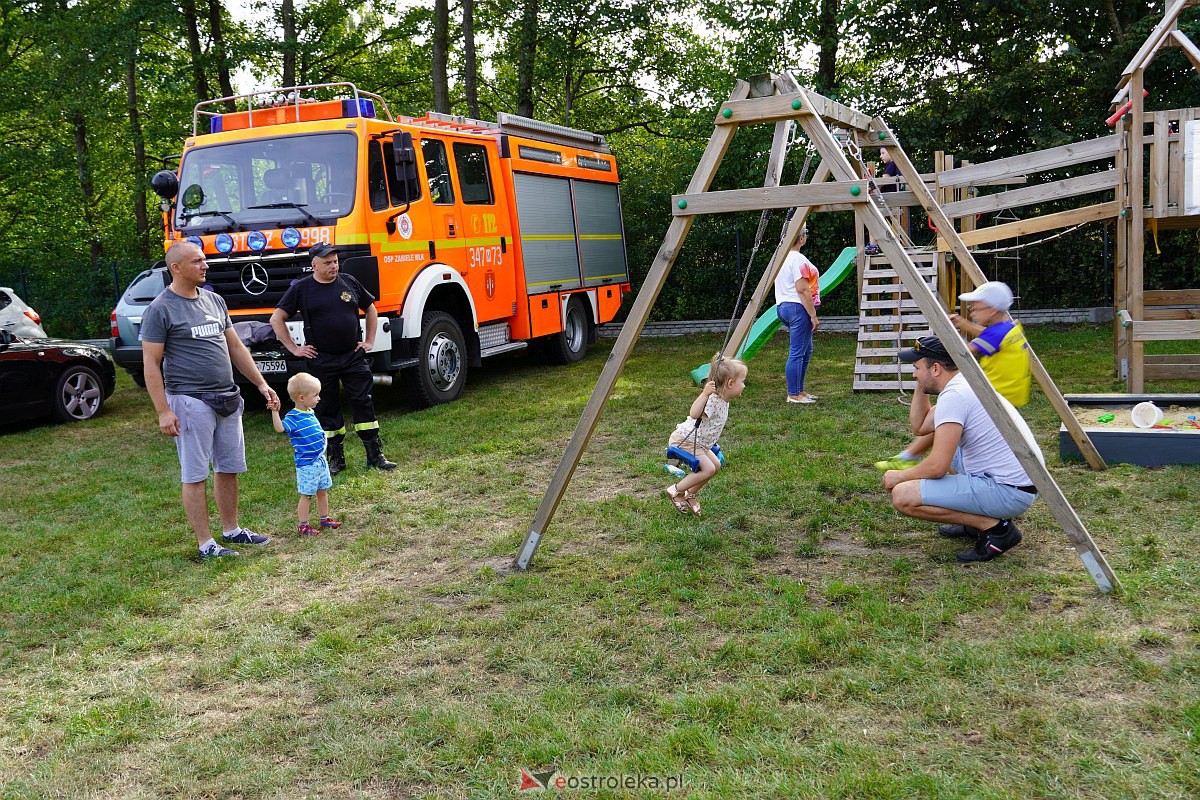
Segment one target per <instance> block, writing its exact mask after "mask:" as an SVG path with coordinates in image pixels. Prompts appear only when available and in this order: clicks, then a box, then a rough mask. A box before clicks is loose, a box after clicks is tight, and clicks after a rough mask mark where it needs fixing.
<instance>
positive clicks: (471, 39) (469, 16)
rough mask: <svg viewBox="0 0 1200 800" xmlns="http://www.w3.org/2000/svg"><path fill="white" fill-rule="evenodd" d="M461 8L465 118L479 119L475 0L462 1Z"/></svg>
mask: <svg viewBox="0 0 1200 800" xmlns="http://www.w3.org/2000/svg"><path fill="white" fill-rule="evenodd" d="M462 6H463V21H462V32H463V92H464V93H465V94H466V96H467V116H469V117H471V118H472V119H479V66H478V64H476V63H475V0H462Z"/></svg>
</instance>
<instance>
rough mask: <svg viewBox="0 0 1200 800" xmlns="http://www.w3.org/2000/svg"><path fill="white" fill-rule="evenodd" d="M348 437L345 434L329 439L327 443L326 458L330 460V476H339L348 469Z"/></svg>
mask: <svg viewBox="0 0 1200 800" xmlns="http://www.w3.org/2000/svg"><path fill="white" fill-rule="evenodd" d="M345 442H346V437H345V435H344V434H339V435H337V436H331V437H329V441H328V442H326V443H325V457H326V458H327V459H328V460H329V474H330V475H337V474H338V473H339V472H341V471H342V470H344V469H345V468H346V448H345Z"/></svg>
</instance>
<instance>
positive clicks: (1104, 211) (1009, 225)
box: [938, 200, 1121, 251]
mask: <svg viewBox="0 0 1200 800" xmlns="http://www.w3.org/2000/svg"><path fill="white" fill-rule="evenodd" d="M1120 213H1121V210H1120V209H1119V208H1118V207H1117V203H1116V201H1115V200H1113V201H1110V202H1107V203H1097V204H1096V205H1094V206H1084V207H1083V208H1073V209H1071V210H1070V211H1059V212H1057V213H1055V214H1043V215H1042V216H1040V217H1031V218H1029V219H1021V220H1017V221H1016V222H1006V223H1004V224H1003V225H993V226H991V227H990V228H977V229H976V230H973V231H971V232H970V233H964V234H961V237H962V241H963V242H964V243H965V244H966V245H967V246H968V247H974V246H975V245H977V244H985V243H987V242H998V241H1000V240H1001V239H1013V238H1015V237H1017V236H1027V235H1029V234H1031V233H1041V232H1042V231H1052V230H1054V229H1055V228H1069V227H1070V226H1072V225H1078V224H1080V223H1081V222H1094V221H1096V220H1101V219H1111V218H1112V217H1115V216H1117V215H1118V214H1120ZM939 230H940V228H939ZM952 249H953V248H952V247H951V246H950V245H949V243H948V242H947V241H946V240H945V239H944V238H943V237H941V236H938V250H939V251H946V250H952Z"/></svg>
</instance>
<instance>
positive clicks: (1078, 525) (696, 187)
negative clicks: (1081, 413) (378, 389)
mask: <svg viewBox="0 0 1200 800" xmlns="http://www.w3.org/2000/svg"><path fill="white" fill-rule="evenodd" d="M764 123H765V124H774V125H775V137H774V141H773V145H772V151H771V158H770V160H769V162H768V168H767V175H766V179H765V181H764V185H763V186H762V187H756V188H749V189H734V190H728V191H717V192H710V191H708V188H709V186H710V184H711V182H712V180H713V177H714V175H715V174H716V172H717V168H718V167H719V166H720V164H721V161H722V159H723V157H724V155H725V153H726V151H727V150H728V148H729V145H730V142H731V141H732V139H733V137H734V135H735V134H736V133H737V131H738V130H740V129H741V128H742V127H743V126H747V125H755V124H764ZM790 123H794V124H795V125H798V126H799V127H800V128H801V129H802V131H803V133H804V135H805V136H806V137H807V139H808V143H809V146H810V147H812V148H814V149H815V151H816V152H817V154H818V155H819V156H820V158H821V165H820V167H819V168H818V169H817V170H816V171H815V172H814V174H813V176H812V178H811V179H810V180H809V181H808V182H807V183H802V184H797V185H790V186H782V185H779V180H780V178H779V176H780V174H781V170H782V161H783V155H784V151H785V149H786V143H787V141H788V138H789V136H788V128H789V124H790ZM835 130H837V131H839V132H840V134H842V136H841V141H839V138H838V137H837V136H835V134H834V131H835ZM881 146H886V147H888V148H889V151H890V152H891V153H892V157H893V161H894V162H895V163H896V166H897V167H898V168H899V170H900V176H901V180H902V181H903V182H904V183H906V184H907V185H908V186H909V191H908V193H910V194H911V196H912V200H913V201H914V203H915V204H917V205H920V206H921V207H922V208H924V210H925V212H926V214H928V215H929V217H930V219H931V220H932V221H933V223H934V224H935V225H936V227H937V229H938V230H939V232H941V234H942V235H943V236H944V237H945V241H946V243H947V248H948V251H949V252H950V253H951V254H953V256H954V257H955V259H956V260H957V261H958V263H959V264H960V265H961V268H962V270H963V273H964V275H965V276H966V278H967V279H969V280H970V281H972V282H973V283H982V282H983V281H984V280H985V278H984V275H983V273H982V271H981V270H980V269H979V267H978V265H977V264H976V263H975V260H974V258H973V256H972V254H971V251H970V250H969V249H968V248H967V246H966V244H964V243H963V241H962V239H961V238H960V237H959V235H958V233H957V232H956V231H955V229H954V225H953V224H952V223H951V220H950V218H949V217H948V216H947V215H946V213H945V212H944V211H943V210H942V207H941V205H940V204H939V203H938V201H937V199H936V197H935V195H934V194H933V193H932V192H931V191H930V190H929V188H928V187H927V186H926V185H925V183H924V181H923V180H922V177H921V175H920V174H919V173H918V172H917V171H916V168H915V167H914V166H913V164H912V162H911V161H910V160H909V158H908V156H907V155H906V154H905V152H904V150H903V148H902V147H901V146H900V142H899V141H898V140H897V139H896V137H895V135H894V134H893V133H892V131H891V129H890V128H889V127H888V126H887V124H886V122H885V121H884V120H883V119H882V118H880V117H874V118H872V117H870V116H868V115H866V114H863V113H861V112H859V111H857V110H855V109H853V108H850V107H848V106H845V105H842V104H840V103H837V102H835V101H833V100H831V99H829V98H827V97H824V96H822V95H820V94H818V93H816V92H813V91H809V90H806V89H803V88H801V87H800V86H799V84H798V83H797V82H796V80H795V79H794V78H793V77H792V76H791V75H789V74H787V73H784V74H783V75H780V76H763V77H761V78H758V79H755V80H754V81H753V82H752V83H751V82H746V81H738V83H737V85H736V87H735V89H734V91H733V93H732V94H731V95H730V97H729V99H728V100H727V101H726V102H725V103H724V104H723V105H722V106H721V109H720V111H719V112H718V114H717V117H716V119H715V121H714V130H713V134H712V137H711V138H710V139H709V142H708V146H707V147H706V148H705V151H704V154H703V156H702V157H701V159H700V163H699V165H698V166H697V168H696V172H695V174H694V175H693V176H692V179H691V181H690V182H689V184H688V187H687V191H686V192H685V193H684V194H682V195H677V196H675V197H674V198H672V214H673V217H672V220H671V224H670V226H669V227H668V229H667V233H666V236H665V238H664V241H663V244H662V246H661V247H660V248H659V250H658V253H657V255H656V256H655V259H654V263H653V264H652V265H651V267H650V270H649V272H648V273H647V275H646V279H645V282H644V283H643V285H642V287H641V289H640V290H639V291H638V294H637V297H636V299H635V300H634V303H633V307H632V308H631V309H630V312H629V316H628V319H627V320H626V322H625V324H624V326H623V327H622V329H621V334H620V336H619V337H618V339H617V342H616V344H615V345H614V347H613V350H612V353H611V354H610V356H609V358H608V361H607V362H606V363H605V365H604V369H603V370H602V371H601V374H600V377H599V379H598V380H597V383H596V388H595V389H594V391H593V392H592V395H591V397H590V398H589V400H588V402H587V404H586V406H585V407H584V410H583V413H582V415H581V416H580V419H579V422H578V423H577V425H576V427H575V431H574V433H573V434H572V436H571V440H570V441H569V442H568V444H567V447H566V450H565V452H564V454H563V457H562V459H561V460H560V461H559V464H558V467H557V469H556V470H555V473H554V476H553V477H552V479H551V481H550V485H549V486H548V487H547V489H546V493H545V495H544V496H543V498H542V501H541V503H540V504H539V506H538V509H537V512H536V513H535V514H534V518H533V521H532V523H531V524H530V528H529V530H528V532H527V533H526V536H525V539H524V541H523V542H522V545H521V549H520V550H519V551H518V553H517V556H516V566H517V567H518V568H519V569H525V568H527V567H528V566H529V564H530V562H531V560H532V558H533V556H534V553H535V552H536V550H537V547H538V544H539V542H540V541H541V539H542V537H543V535H544V534H545V531H546V529H547V527H548V526H549V524H550V522H551V521H552V519H553V517H554V513H555V511H556V510H557V508H558V505H559V503H560V502H561V500H562V498H563V495H564V494H565V492H566V490H567V486H568V484H569V483H570V480H571V477H572V475H573V474H574V471H575V468H576V466H577V465H578V464H579V460H580V457H581V456H582V454H583V451H584V449H585V448H586V447H587V444H588V441H589V440H590V438H591V435H592V432H593V430H594V429H595V426H596V424H597V422H598V421H599V418H600V414H601V412H602V411H603V409H604V405H605V403H606V402H607V400H608V397H609V395H610V394H611V393H612V391H613V388H614V386H615V385H616V382H617V379H618V378H619V377H620V374H621V371H622V369H623V368H624V366H625V363H626V361H627V360H628V358H629V355H630V353H631V351H632V349H633V345H634V343H635V342H636V341H637V338H638V336H639V335H640V334H641V331H642V328H643V327H644V326H645V324H646V320H647V319H648V318H649V314H650V310H651V308H652V307H653V305H654V302H655V300H656V299H657V298H658V295H659V292H660V291H661V290H662V287H663V285H664V283H665V282H666V278H667V275H668V274H669V273H670V270H671V267H672V265H673V264H674V262H675V258H676V257H677V255H678V253H679V250H680V248H681V247H682V245H683V242H684V239H685V238H686V237H687V234H688V231H689V230H690V229H691V226H692V223H693V222H694V220H695V219H696V217H697V216H699V215H701V214H711V213H725V212H731V211H746V210H752V209H753V210H760V209H766V208H793V209H795V213H794V214H793V216H792V218H791V220H790V221H789V222H788V224H787V226H786V228H785V231H784V234H783V236H782V238H781V241H780V245H779V247H778V248H777V249H776V251H775V253H774V255H773V257H772V261H771V263H770V265H769V266H768V268H767V269H766V271H765V272H764V273H763V276H762V279H761V280H760V281H759V284H758V286H757V287H756V288H755V291H754V294H753V296H752V297H751V299H750V301H749V302H748V304H747V307H746V310H745V313H744V314H743V316H742V318H741V319H740V320H739V322H738V324H737V326H736V327H735V329H734V331H733V333H732V334H731V337H730V341H729V343H728V345H727V350H728V351H729V352H736V350H737V348H738V347H740V345H741V343H742V342H743V341H744V340H745V338H746V335H747V333H748V332H749V330H750V327H751V325H752V324H753V321H754V318H755V316H756V315H757V313H758V309H759V307H760V306H761V304H762V302H763V299H764V298H765V296H766V294H767V292H768V291H769V289H770V288H771V284H772V282H773V280H774V277H775V275H776V274H777V273H778V271H779V268H780V266H781V265H782V263H783V259H784V257H785V256H786V252H787V247H788V245H790V243H791V242H792V241H794V240H795V238H796V234H797V233H798V232H799V230H800V227H801V226H802V225H803V224H804V221H805V219H806V217H807V215H808V214H809V213H810V212H812V211H818V212H820V211H842V210H852V211H853V212H854V213H855V215H856V218H857V220H858V222H859V223H860V224H861V225H863V226H864V227H865V228H866V229H867V231H869V232H870V234H871V236H872V237H873V239H874V241H875V242H876V243H878V245H879V247H880V248H881V250H882V256H883V257H884V258H885V259H886V262H887V263H888V264H889V265H890V269H891V270H894V272H895V278H896V279H898V281H899V285H902V286H903V289H904V290H905V291H906V292H907V294H908V295H909V296H910V297H911V300H912V302H913V303H914V304H915V306H916V308H917V309H919V310H920V312H921V314H922V315H923V316H924V319H925V322H926V323H927V324H928V330H930V331H932V332H933V333H934V334H936V335H938V336H939V337H940V338H941V339H942V341H943V342H944V343H945V345H946V348H947V350H949V352H950V354H951V355H952V356H953V357H954V359H955V361H956V362H957V363H958V364H959V365H960V368H961V372H962V374H963V376H964V377H965V379H966V380H967V382H968V383H969V384H970V385H971V387H972V389H973V390H974V391H975V393H976V395H978V396H979V398H980V401H981V402H982V403H983V406H984V408H985V409H986V410H987V411H988V413H989V415H990V416H991V418H992V419H993V421H994V422H995V423H996V426H997V428H998V429H999V430H1000V431H1001V433H1002V434H1003V435H1004V437H1005V440H1006V441H1007V442H1008V444H1009V446H1011V447H1012V449H1013V451H1014V453H1015V454H1016V456H1017V458H1018V460H1019V461H1020V462H1021V465H1022V466H1023V467H1024V468H1025V471H1026V472H1027V473H1028V474H1029V476H1030V477H1031V479H1032V480H1033V482H1034V483H1035V484H1036V485H1037V487H1038V490H1039V492H1040V493H1041V496H1042V497H1043V498H1044V499H1045V500H1046V502H1047V504H1048V505H1049V506H1050V508H1051V510H1052V511H1053V513H1054V515H1055V518H1056V519H1057V520H1058V522H1059V524H1060V525H1061V526H1062V528H1063V530H1064V531H1065V532H1066V534H1067V537H1068V539H1069V540H1070V541H1071V543H1072V545H1074V547H1075V549H1076V551H1077V552H1078V553H1079V556H1080V560H1081V561H1082V562H1083V564H1084V567H1085V568H1086V569H1087V571H1088V574H1089V575H1091V577H1092V579H1093V580H1094V581H1095V583H1096V585H1097V586H1098V587H1099V588H1100V589H1101V591H1104V592H1109V591H1112V590H1113V589H1114V588H1117V587H1118V586H1119V585H1120V584H1119V582H1118V581H1117V578H1116V576H1115V575H1114V574H1113V572H1112V570H1111V568H1110V567H1109V565H1108V562H1107V561H1106V560H1105V558H1104V555H1103V554H1102V553H1101V552H1100V550H1099V548H1097V547H1096V544H1095V542H1094V541H1093V540H1092V538H1091V536H1090V535H1089V534H1088V532H1087V529H1086V528H1085V527H1084V525H1083V522H1082V521H1081V520H1080V519H1079V517H1078V515H1077V514H1076V513H1075V510H1074V509H1073V508H1072V507H1071V504H1070V503H1069V502H1068V501H1067V499H1066V497H1065V496H1064V495H1063V493H1062V490H1061V489H1060V488H1059V486H1058V484H1057V483H1056V482H1055V480H1054V478H1053V476H1052V475H1051V474H1050V473H1049V471H1048V470H1047V469H1046V467H1045V465H1044V464H1043V463H1042V461H1041V458H1040V454H1039V453H1035V451H1034V450H1033V448H1031V447H1030V446H1029V444H1028V443H1027V442H1026V441H1025V439H1024V438H1023V436H1022V435H1021V433H1020V432H1019V430H1018V429H1017V427H1016V424H1015V423H1014V421H1013V419H1012V418H1011V417H1010V416H1009V413H1008V411H1007V410H1006V407H1005V406H1004V405H1003V404H1002V402H1001V399H1000V397H999V395H997V394H996V392H995V390H994V389H993V388H992V386H991V384H990V383H989V382H988V380H987V378H986V377H985V376H984V374H983V370H982V369H981V368H980V367H979V365H978V363H977V362H976V361H975V359H974V358H973V357H972V356H971V355H970V353H969V351H968V350H967V346H966V343H965V342H964V341H963V339H962V338H961V337H960V336H959V335H958V333H957V331H956V330H955V328H954V326H953V325H952V324H951V323H950V320H949V317H948V316H947V309H946V306H945V304H944V303H943V302H942V299H941V298H940V297H939V296H938V294H937V293H936V292H935V291H934V290H933V288H932V287H931V285H930V283H929V282H927V281H928V278H929V277H930V276H928V275H923V274H922V272H921V268H920V267H918V266H917V264H916V263H915V262H914V260H913V258H912V256H911V255H910V254H909V252H908V250H907V249H906V247H905V245H904V244H903V243H902V242H901V241H900V240H899V239H898V238H897V234H896V228H894V227H893V226H894V224H895V223H896V219H895V214H894V207H895V206H896V205H897V203H893V201H892V196H893V195H901V194H906V193H902V192H895V193H889V198H888V199H887V200H885V199H884V198H883V195H882V194H881V192H880V191H879V189H878V186H877V185H876V184H875V183H874V182H873V181H872V180H871V179H870V178H869V177H867V175H866V171H867V168H866V166H865V164H864V162H863V160H862V158H861V151H862V149H863V148H867V147H875V148H878V147H881ZM847 150H848V151H849V152H850V153H851V154H852V157H848V155H847ZM896 199H897V200H900V199H901V198H896ZM860 283H861V282H860ZM899 310H900V311H901V312H903V311H904V310H905V309H904V308H899ZM897 346H898V343H897ZM893 352H894V349H893ZM1031 355H1032V360H1033V370H1034V376H1035V377H1036V378H1037V380H1038V383H1039V384H1040V385H1041V386H1042V389H1043V390H1044V391H1045V392H1046V393H1047V395H1048V396H1051V401H1052V402H1053V403H1055V408H1056V410H1058V412H1059V416H1060V417H1061V418H1062V419H1063V422H1064V424H1065V425H1066V426H1067V428H1068V430H1070V431H1072V435H1073V436H1075V435H1078V439H1077V442H1078V443H1079V444H1080V451H1081V452H1082V453H1083V454H1084V457H1085V459H1087V460H1088V461H1089V463H1090V464H1092V465H1093V466H1095V467H1097V468H1100V467H1102V466H1103V461H1101V460H1100V458H1099V455H1098V454H1096V452H1095V448H1094V447H1092V446H1091V442H1090V441H1089V440H1088V438H1087V436H1086V435H1085V434H1084V433H1083V431H1082V429H1080V427H1079V424H1078V422H1076V421H1075V417H1074V415H1073V414H1072V413H1071V412H1070V411H1069V409H1067V407H1066V403H1065V401H1064V400H1063V399H1062V395H1061V394H1060V393H1059V392H1058V389H1057V388H1056V387H1055V386H1054V383H1053V381H1051V380H1050V377H1049V375H1047V374H1046V371H1045V368H1044V367H1042V365H1041V362H1040V361H1039V360H1038V359H1037V356H1036V355H1035V354H1032V353H1031Z"/></svg>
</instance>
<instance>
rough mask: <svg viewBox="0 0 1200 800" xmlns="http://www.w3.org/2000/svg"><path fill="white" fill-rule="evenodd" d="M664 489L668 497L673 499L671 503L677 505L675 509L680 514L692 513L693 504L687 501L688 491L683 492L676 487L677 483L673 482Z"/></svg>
mask: <svg viewBox="0 0 1200 800" xmlns="http://www.w3.org/2000/svg"><path fill="white" fill-rule="evenodd" d="M663 491H664V492H665V493H666V495H667V499H669V500H670V501H671V505H673V506H675V510H676V511H678V512H679V513H680V514H690V513H692V508H691V504H690V503H688V501H687V492H681V491H679V489H678V488H676V486H675V484H671V485H670V486H668V487H667V488H666V489H663Z"/></svg>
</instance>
